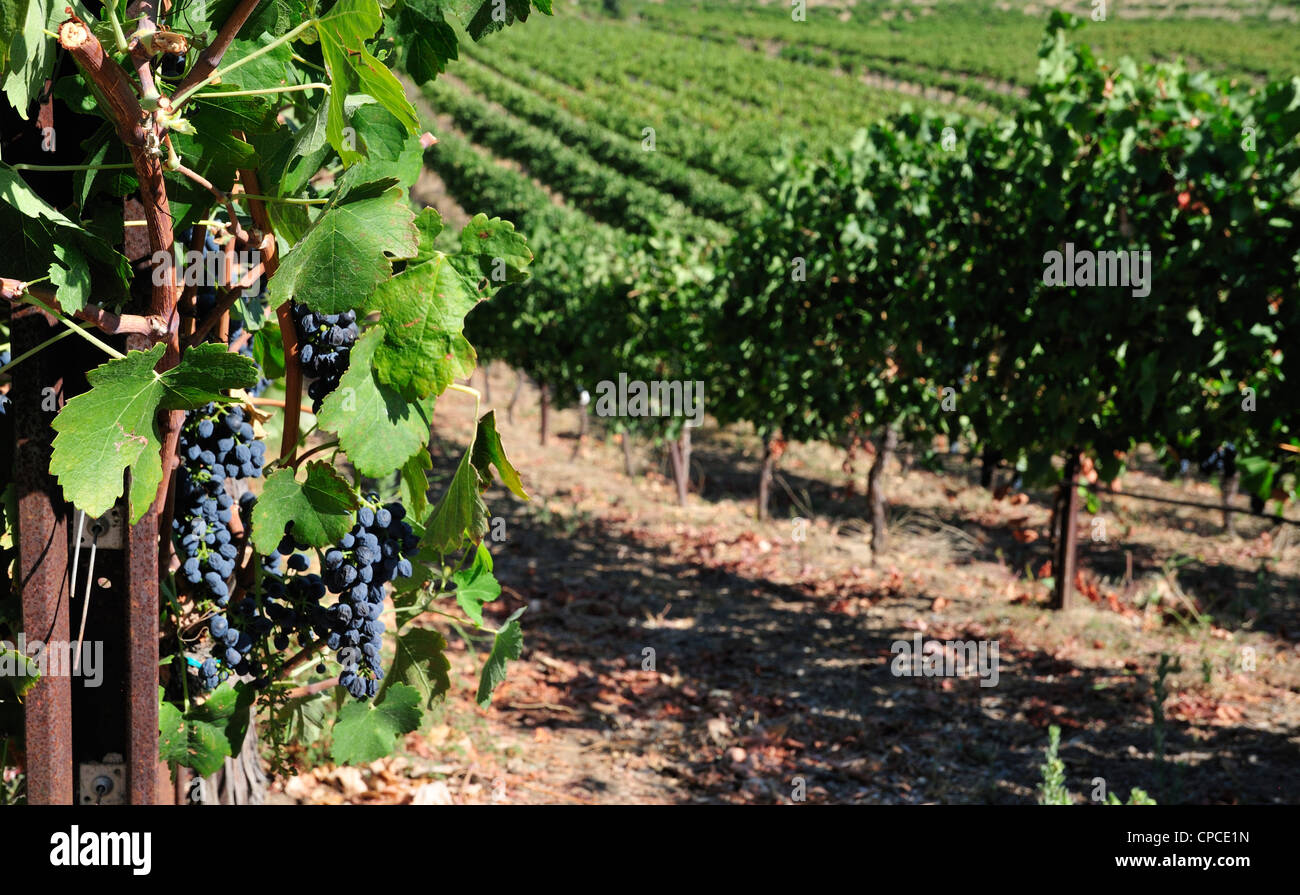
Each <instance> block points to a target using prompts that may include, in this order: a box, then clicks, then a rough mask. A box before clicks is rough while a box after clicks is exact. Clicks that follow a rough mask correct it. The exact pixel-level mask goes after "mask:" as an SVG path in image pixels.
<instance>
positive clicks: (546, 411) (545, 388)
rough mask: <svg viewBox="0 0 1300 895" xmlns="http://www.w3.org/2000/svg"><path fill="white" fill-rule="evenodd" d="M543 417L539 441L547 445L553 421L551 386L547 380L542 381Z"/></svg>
mask: <svg viewBox="0 0 1300 895" xmlns="http://www.w3.org/2000/svg"><path fill="white" fill-rule="evenodd" d="M541 402H542V419H541V424H540V430H541V431H540V433H539V435H540V438H539V443H540V444H541V445H542V446H543V447H544V446H545V445H546V435H547V432H548V431H549V429H550V423H551V387H550V386H549V385H547V384H546V383H545V382H543V383H542V397H541Z"/></svg>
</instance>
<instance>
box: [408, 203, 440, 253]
mask: <svg viewBox="0 0 1300 895" xmlns="http://www.w3.org/2000/svg"><path fill="white" fill-rule="evenodd" d="M415 229H416V230H417V231H418V232H419V234H420V244H419V248H418V249H416V252H415V257H414V258H412V259H411V260H410V261H409V262H407V263H408V265H415V264H423V263H424V262H425V261H429V260H431V259H432V258H433V257H434V255H436V254H437V249H435V248H434V243H435V241H436V240H437V238H438V234H439V233H441V232H442V230H443V223H442V215H441V214H439V213H438V209H436V208H434V207H433V206H432V205H426V206H425V207H424V208H422V209H420V213H419V214H418V215H416V216H415Z"/></svg>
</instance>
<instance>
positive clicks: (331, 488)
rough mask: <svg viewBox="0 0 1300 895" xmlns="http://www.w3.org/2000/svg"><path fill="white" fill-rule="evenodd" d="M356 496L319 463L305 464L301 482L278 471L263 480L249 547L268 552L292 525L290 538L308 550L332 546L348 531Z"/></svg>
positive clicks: (254, 509)
mask: <svg viewBox="0 0 1300 895" xmlns="http://www.w3.org/2000/svg"><path fill="white" fill-rule="evenodd" d="M356 510H357V496H356V494H354V493H353V491H352V486H351V485H349V484H348V482H347V480H346V479H344V478H343V477H342V476H341V475H339V474H338V473H337V472H335V471H334V469H333V467H331V466H330V465H329V464H328V463H326V462H325V461H323V460H313V461H312V462H310V463H308V464H307V476H306V478H305V479H304V480H303V481H301V482H300V481H298V480H297V479H296V478H295V477H294V470H292V469H278V470H276V471H275V472H273V473H271V475H270V476H269V477H268V478H267V480H266V485H265V486H264V487H263V488H262V496H261V497H260V498H258V501H257V506H256V507H254V508H253V544H254V545H255V546H256V547H257V550H258V552H259V553H270V552H271V551H272V550H274V549H275V547H276V545H277V544H279V543H280V539H281V538H283V537H284V532H285V526H286V525H288V524H289V523H290V522H292V523H293V536H294V537H295V538H296V539H297V540H298V541H299V542H300V543H303V544H307V545H309V546H311V547H326V546H329V545H330V544H333V543H334V542H335V541H337V540H338V539H339V538H341V537H343V535H345V534H347V532H348V529H350V528H352V525H353V517H354V515H355V513H356Z"/></svg>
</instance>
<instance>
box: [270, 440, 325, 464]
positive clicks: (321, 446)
mask: <svg viewBox="0 0 1300 895" xmlns="http://www.w3.org/2000/svg"><path fill="white" fill-rule="evenodd" d="M338 446H339V441H338V439H337V438H336V439H334V440H333V441H327V442H325V443H324V444H318V445H316V446H315V447H314V448H312V449H311V450H309V451H305V452H304V453H302V454H299V455H298V458H297V459H296V460H293V461H291V462H290V463H288V464H286V465H290V466H293V468H294V469H297V468H298V467H299V466H301V465H302V463H303V461H304V460H306V459H307V458H308V457H310V456H311V455H312V454H319V453H320V452H321V451H328V450H329V449H330V448H332V447H338ZM270 465H272V466H276V465H279V464H278V461H277V462H276V463H272V464H270Z"/></svg>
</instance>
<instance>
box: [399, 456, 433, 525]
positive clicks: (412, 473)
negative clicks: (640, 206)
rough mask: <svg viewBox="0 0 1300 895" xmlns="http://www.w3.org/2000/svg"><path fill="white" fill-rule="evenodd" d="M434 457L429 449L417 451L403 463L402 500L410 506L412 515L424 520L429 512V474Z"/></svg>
mask: <svg viewBox="0 0 1300 895" xmlns="http://www.w3.org/2000/svg"><path fill="white" fill-rule="evenodd" d="M432 468H433V458H432V457H430V456H429V452H428V451H417V452H416V453H414V454H412V455H411V458H410V459H409V460H407V461H406V462H405V463H403V464H402V501H403V502H404V503H405V504H406V506H408V507H410V509H411V515H412V516H413V517H414V518H415V519H417V520H419V521H421V522H423V521H424V518H425V517H426V516H427V515H428V514H429V476H428V475H427V473H428V471H429V470H430V469H432Z"/></svg>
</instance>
